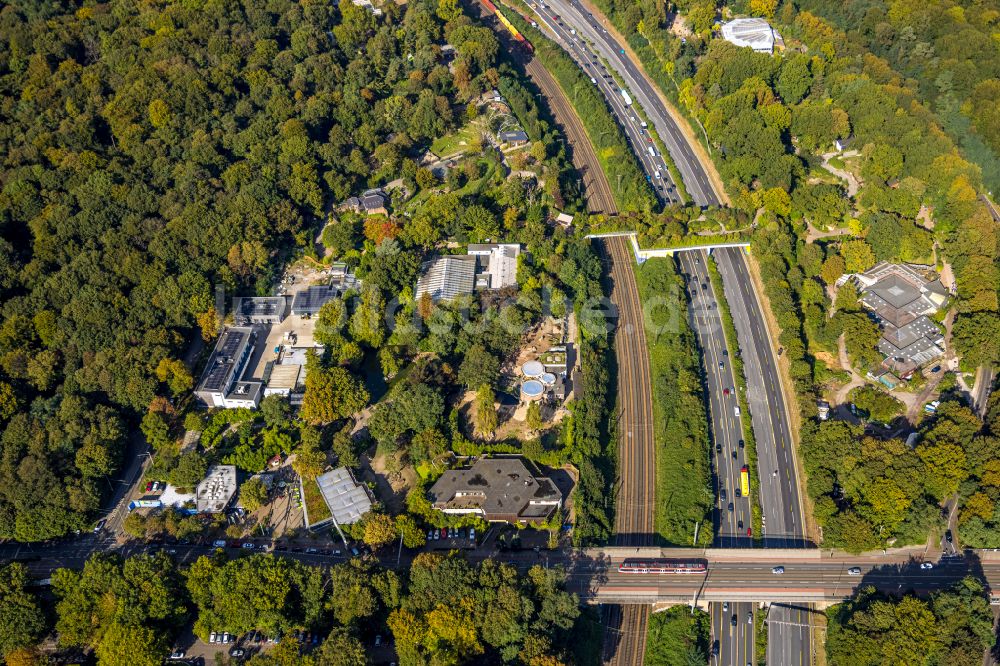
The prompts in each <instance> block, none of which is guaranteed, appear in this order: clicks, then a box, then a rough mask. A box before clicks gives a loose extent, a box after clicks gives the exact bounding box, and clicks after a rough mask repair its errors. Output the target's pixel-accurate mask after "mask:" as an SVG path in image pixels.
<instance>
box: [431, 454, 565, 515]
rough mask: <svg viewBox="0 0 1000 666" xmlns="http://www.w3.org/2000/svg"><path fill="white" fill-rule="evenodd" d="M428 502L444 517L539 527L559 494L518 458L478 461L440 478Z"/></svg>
mask: <svg viewBox="0 0 1000 666" xmlns="http://www.w3.org/2000/svg"><path fill="white" fill-rule="evenodd" d="M430 500H431V504H432V506H433V507H434V508H435V509H437V510H438V511H443V512H444V513H451V514H465V513H475V514H479V515H480V516H482V517H483V518H485V519H486V520H488V521H491V522H507V523H540V522H544V521H545V520H546V519H547V518H548V517H549V516H551V515H552V514H553V512H555V511H556V510H557V509H558V508H559V507H560V506H561V505H562V493H560V492H559V489H558V488H556V486H555V484H554V483H552V480H551V479H549V478H548V477H544V476H534V475H533V474H532V473H531V472H530V471H528V468H527V466H526V465H525V464H524V461H523V460H521V459H520V458H480V459H479V460H478V461H476V463H475V464H474V465H473V466H472V467H470V468H469V469H453V470H448V471H447V472H445V473H444V474H442V475H441V478H439V479H438V480H437V482H436V483H435V484H434V485H433V486H432V487H431V489H430Z"/></svg>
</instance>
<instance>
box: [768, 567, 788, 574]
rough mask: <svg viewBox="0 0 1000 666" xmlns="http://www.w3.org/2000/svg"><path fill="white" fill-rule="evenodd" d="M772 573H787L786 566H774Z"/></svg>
mask: <svg viewBox="0 0 1000 666" xmlns="http://www.w3.org/2000/svg"><path fill="white" fill-rule="evenodd" d="M771 573H773V574H783V573H785V567H774V568H773V569H771Z"/></svg>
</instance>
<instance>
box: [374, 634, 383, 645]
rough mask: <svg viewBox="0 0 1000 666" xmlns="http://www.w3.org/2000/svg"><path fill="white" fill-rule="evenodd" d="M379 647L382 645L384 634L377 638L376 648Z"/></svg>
mask: <svg viewBox="0 0 1000 666" xmlns="http://www.w3.org/2000/svg"><path fill="white" fill-rule="evenodd" d="M379 645H382V634H378V635H376V636H375V647H378V646H379Z"/></svg>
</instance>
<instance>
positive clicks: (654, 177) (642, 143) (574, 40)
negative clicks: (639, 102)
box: [535, 4, 681, 203]
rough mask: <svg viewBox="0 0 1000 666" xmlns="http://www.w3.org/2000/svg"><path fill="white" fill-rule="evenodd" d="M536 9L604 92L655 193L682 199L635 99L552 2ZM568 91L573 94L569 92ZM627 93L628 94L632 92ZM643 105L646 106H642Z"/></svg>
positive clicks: (612, 175)
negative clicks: (629, 100)
mask: <svg viewBox="0 0 1000 666" xmlns="http://www.w3.org/2000/svg"><path fill="white" fill-rule="evenodd" d="M535 12H536V14H537V15H538V17H539V19H540V21H541V25H542V26H544V28H546V29H547V30H548V32H549V33H551V34H553V35H555V38H556V40H555V41H556V43H557V44H559V45H560V46H561V47H562V48H563V49H565V50H566V52H567V53H569V55H570V57H572V58H573V60H575V61H576V63H577V64H578V65H579V66H580V68H581V69H583V71H584V73H585V74H586V75H587V76H589V77H590V79H591V83H592V84H593V85H594V86H596V87H597V89H598V90H600V91H601V93H602V94H603V95H604V98H605V99H606V100H607V102H608V106H609V107H610V108H611V112H612V113H613V114H614V116H615V118H616V119H617V120H618V124H619V126H621V128H622V130H623V131H624V132H625V137H626V139H627V140H628V142H629V144H630V146H631V148H632V152H633V153H634V154H635V156H636V158H637V159H638V160H639V165H640V166H641V167H642V170H643V172H644V173H645V174H646V179H647V180H648V181H649V182H650V184H651V185H652V186H653V191H654V192H655V193H656V195H657V197H659V198H660V200H662V201H666V202H669V203H673V202H681V197H680V194H679V193H678V192H677V188H676V186H675V184H674V183H673V181H672V180H671V177H670V172H669V171H668V170H667V164H666V162H664V161H663V156H662V155H661V154H660V153H659V148H658V147H657V146H655V145H654V144H653V143H652V139H651V138H650V136H649V132H648V131H647V130H646V129H645V128H643V127H642V124H643V121H642V119H641V118H640V117H639V115H637V114H636V112H635V109H634V108H633V106H634V105H635V103H636V102H635V101H634V99H633V101H632V103H631V104H629V103H628V102H627V101H626V99H625V97H624V96H623V95H622V94H621V91H622V89H621V88H620V87H619V86H618V84H617V82H616V81H615V80H614V77H613V76H612V75H611V74H610V73H609V72H608V70H607V69H606V68H605V66H604V63H602V62H601V58H600V55H599V54H598V53H595V51H594V49H593V48H592V47H591V46H590V45H589V44H587V43H586V42H585V41H584V40H583V38H582V37H581V36H580V35H579V34H574V33H575V32H576V29H575V28H573V27H572V26H570V25H568V24H567V23H566V21H564V20H563V18H562V17H561V16H560V17H558V18H557V16H558V12H556V11H554V10H553V8H552V6H551V5H545V6H542V5H541V4H537V5H536V7H535ZM570 94H571V95H572V93H570ZM629 96H630V98H631V94H630V95H629ZM574 101H575V100H574ZM643 108H644V109H645V107H643ZM647 115H648V111H647ZM650 149H652V152H650ZM607 176H608V178H609V179H611V180H614V179H616V178H618V175H617V174H615V173H609V174H607Z"/></svg>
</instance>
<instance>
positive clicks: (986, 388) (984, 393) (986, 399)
mask: <svg viewBox="0 0 1000 666" xmlns="http://www.w3.org/2000/svg"><path fill="white" fill-rule="evenodd" d="M995 379H996V372H995V371H994V370H993V368H991V367H989V366H984V367H983V368H982V371H981V372H980V373H979V382H978V383H977V384H976V385H975V386H974V387H973V389H972V406H973V409H975V410H976V412H978V414H979V416H985V414H986V408H987V407H988V406H989V404H990V392H991V391H992V390H993V380H995Z"/></svg>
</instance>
